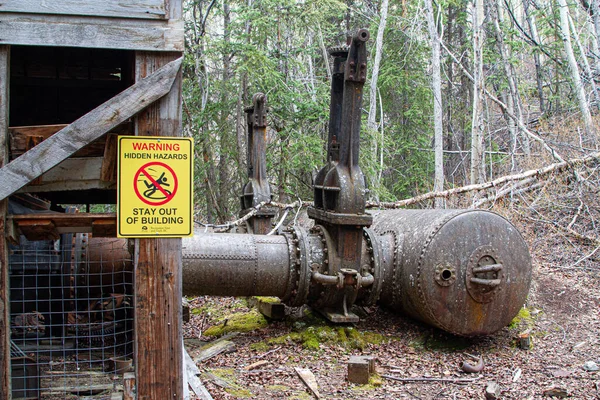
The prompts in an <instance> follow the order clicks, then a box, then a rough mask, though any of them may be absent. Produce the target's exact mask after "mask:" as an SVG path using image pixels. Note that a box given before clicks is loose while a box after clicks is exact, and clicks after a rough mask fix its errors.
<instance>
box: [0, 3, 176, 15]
mask: <svg viewBox="0 0 600 400" xmlns="http://www.w3.org/2000/svg"><path fill="white" fill-rule="evenodd" d="M0 12H19V13H26V14H62V15H89V16H97V17H122V18H142V19H157V18H164V17H165V2H164V0H127V1H123V0H102V1H98V0H87V1H85V0H4V1H3V2H2V3H0Z"/></svg>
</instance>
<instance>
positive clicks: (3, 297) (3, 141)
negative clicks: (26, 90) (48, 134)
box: [0, 46, 11, 398]
mask: <svg viewBox="0 0 600 400" xmlns="http://www.w3.org/2000/svg"><path fill="white" fill-rule="evenodd" d="M9 69H10V47H9V46H0V167H2V166H3V165H4V163H6V162H8V104H9V91H8V89H9V82H10V80H9V78H10V71H9ZM0 182H2V180H1V179H0ZM7 211H8V200H0V233H1V234H2V235H1V236H0V393H3V394H5V395H4V396H2V397H7V398H10V393H11V382H10V303H9V300H10V299H9V290H8V250H7V249H8V245H7V243H6V234H7V229H6V213H7Z"/></svg>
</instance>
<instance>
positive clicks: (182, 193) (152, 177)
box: [117, 136, 194, 238]
mask: <svg viewBox="0 0 600 400" xmlns="http://www.w3.org/2000/svg"><path fill="white" fill-rule="evenodd" d="M192 149H193V141H192V139H191V138H173V137H158V136H119V145H118V153H119V159H118V167H117V168H118V175H117V236H118V237H122V238H145V237H182V236H192V235H193V234H194V229H193V226H194V221H193V211H192V204H193V201H192V199H193V190H192V188H193V163H192Z"/></svg>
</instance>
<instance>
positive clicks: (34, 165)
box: [0, 58, 183, 200]
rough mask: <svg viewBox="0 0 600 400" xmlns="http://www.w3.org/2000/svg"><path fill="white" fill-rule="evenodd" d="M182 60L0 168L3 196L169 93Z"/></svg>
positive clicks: (11, 192)
mask: <svg viewBox="0 0 600 400" xmlns="http://www.w3.org/2000/svg"><path fill="white" fill-rule="evenodd" d="M182 61H183V58H178V59H177V60H174V61H171V62H170V63H168V64H166V65H165V66H164V67H162V68H160V69H158V70H157V71H156V72H154V73H153V74H152V75H149V76H148V77H146V78H144V79H142V80H140V81H139V82H136V83H135V84H134V85H133V86H130V87H129V88H127V89H126V90H124V91H123V92H121V93H119V94H118V95H116V96H115V97H113V98H111V99H110V100H108V101H106V102H105V103H103V104H101V105H100V106H98V107H96V108H95V109H93V110H92V111H90V112H89V113H87V114H85V115H84V116H83V117H81V118H79V119H78V120H76V121H75V122H73V123H72V124H70V125H67V126H66V127H64V128H63V129H62V130H60V131H58V132H57V133H56V134H54V135H53V136H51V137H49V138H48V139H46V140H44V141H43V142H42V143H40V144H39V145H37V146H35V147H33V148H32V149H31V150H28V151H27V152H26V153H24V154H23V155H21V156H20V157H18V158H16V159H15V160H13V161H12V162H10V163H9V164H6V165H5V166H4V167H2V168H0V182H2V184H1V185H0V200H3V199H5V198H7V197H8V196H10V195H11V194H13V193H15V192H16V191H17V190H19V189H20V188H22V187H23V186H25V185H27V184H28V183H30V182H31V181H33V180H34V179H36V178H37V177H39V176H41V175H42V174H44V173H46V172H47V171H49V170H50V169H52V168H53V167H55V166H56V165H58V164H59V163H60V162H62V161H63V160H65V159H67V158H68V157H69V156H71V155H73V154H74V153H75V152H77V151H78V150H79V149H81V148H83V147H84V146H87V145H88V144H90V143H91V142H93V141H94V140H96V139H98V138H99V137H100V136H102V135H104V134H105V133H106V132H108V131H110V130H111V129H113V128H114V127H116V126H117V125H119V124H120V123H122V122H124V121H125V120H127V119H128V118H131V117H132V116H134V115H135V114H137V113H138V112H140V111H142V110H143V109H144V108H146V107H148V106H149V105H150V104H152V103H154V102H155V101H156V100H158V99H160V98H161V97H163V96H165V95H166V94H167V93H169V91H170V90H171V87H172V86H173V82H174V81H175V78H176V77H177V73H178V72H179V69H180V68H181V63H182Z"/></svg>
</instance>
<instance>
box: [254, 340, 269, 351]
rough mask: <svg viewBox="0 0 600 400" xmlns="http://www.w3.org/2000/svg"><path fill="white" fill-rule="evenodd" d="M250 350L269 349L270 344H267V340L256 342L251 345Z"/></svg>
mask: <svg viewBox="0 0 600 400" xmlns="http://www.w3.org/2000/svg"><path fill="white" fill-rule="evenodd" d="M250 350H254V351H261V352H264V351H269V345H268V344H266V343H265V342H256V343H252V344H251V345H250Z"/></svg>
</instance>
